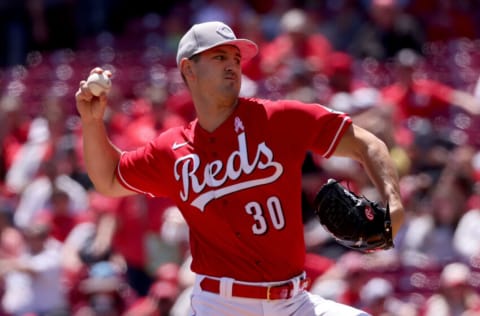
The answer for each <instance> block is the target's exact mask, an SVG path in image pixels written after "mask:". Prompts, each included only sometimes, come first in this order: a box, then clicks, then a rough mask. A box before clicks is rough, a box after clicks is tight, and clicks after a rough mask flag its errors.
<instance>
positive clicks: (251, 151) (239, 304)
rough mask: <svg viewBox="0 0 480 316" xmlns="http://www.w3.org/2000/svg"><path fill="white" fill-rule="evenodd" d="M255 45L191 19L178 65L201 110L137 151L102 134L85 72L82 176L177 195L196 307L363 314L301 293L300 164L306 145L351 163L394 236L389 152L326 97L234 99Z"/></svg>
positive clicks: (397, 202)
mask: <svg viewBox="0 0 480 316" xmlns="http://www.w3.org/2000/svg"><path fill="white" fill-rule="evenodd" d="M257 50H258V49H257V45H256V44H255V43H253V42H252V41H250V40H247V39H238V38H236V36H235V34H234V33H233V32H232V30H231V28H230V27H229V26H227V25H225V24H223V23H221V22H206V23H201V24H196V25H194V26H193V27H192V28H191V29H190V30H189V31H188V32H187V33H186V34H185V35H184V36H183V38H182V39H181V40H180V42H179V46H178V52H177V65H178V68H179V70H180V72H181V75H182V77H183V78H184V81H185V84H186V86H187V88H188V90H189V91H190V93H191V95H192V99H193V102H194V106H195V110H196V114H197V118H196V119H195V120H193V121H192V122H190V123H189V124H188V125H186V126H182V127H176V128H172V129H170V130H167V131H165V132H163V133H161V134H160V135H158V136H157V137H156V138H155V139H154V140H152V141H151V142H150V143H148V144H147V145H145V146H144V147H141V148H138V149H137V150H134V151H128V152H125V151H121V150H120V149H118V148H117V147H116V146H115V145H114V144H112V143H111V142H110V140H109V138H108V135H107V132H106V129H105V126H104V124H103V121H102V118H103V115H104V111H105V108H106V106H107V97H106V95H105V94H102V95H100V97H94V96H92V94H91V93H90V92H89V90H88V88H87V86H86V83H85V81H82V82H81V83H80V88H79V90H78V91H77V93H76V101H77V109H78V111H79V113H80V116H81V122H82V127H83V140H84V155H85V163H86V168H87V171H88V173H89V176H90V177H91V180H92V181H93V183H94V184H95V187H96V189H97V190H98V191H99V192H101V193H103V194H106V195H110V196H123V195H128V194H146V195H148V196H152V197H159V196H162V197H163V196H167V197H169V198H171V199H173V200H174V201H175V202H176V204H177V206H178V207H179V208H180V210H181V212H182V214H183V216H184V217H185V220H186V222H187V223H188V225H189V229H190V247H191V254H192V258H193V260H192V265H191V269H192V271H193V272H195V273H196V281H195V286H194V290H193V294H192V297H191V304H192V310H193V315H199V316H211V315H233V316H242V315H252V316H253V315H272V316H273V315H275V316H282V315H342V316H349V315H366V313H364V312H362V311H360V310H357V309H354V308H352V307H349V306H346V305H341V304H338V303H336V302H333V301H329V300H326V299H323V298H322V297H319V296H315V295H312V294H311V293H309V292H308V291H306V290H305V288H306V287H307V285H308V283H307V282H308V279H307V278H306V275H305V272H304V270H303V269H304V258H305V245H304V240H303V225H302V218H301V214H302V212H301V194H300V192H301V181H302V174H301V166H302V163H303V160H304V157H305V154H306V152H307V151H308V150H312V151H314V152H316V153H318V154H320V155H322V156H323V157H326V158H328V157H330V156H331V155H339V156H345V157H350V158H353V159H356V160H358V161H359V162H360V163H362V164H363V166H364V168H365V169H366V171H367V173H368V174H369V176H370V178H371V180H372V181H373V183H374V184H375V185H376V187H377V189H378V190H379V192H380V193H381V195H382V196H383V198H384V199H385V201H388V203H389V205H390V212H391V217H392V222H393V232H394V234H395V233H396V232H398V230H399V227H400V225H401V222H402V220H403V207H402V203H401V199H400V194H399V188H398V179H397V176H396V171H395V169H394V167H393V164H392V161H391V160H390V158H389V154H388V150H387V148H386V146H385V144H384V143H383V142H381V141H380V140H379V139H378V138H376V137H375V136H373V135H372V134H371V133H369V132H367V131H366V130H364V129H361V128H359V127H358V126H355V125H354V124H352V121H351V119H350V118H349V117H348V116H347V115H346V114H344V113H338V112H334V111H330V110H328V109H327V108H325V107H323V106H322V105H319V104H304V103H301V102H297V101H286V100H283V101H271V100H263V99H256V98H249V99H246V98H241V97H239V91H240V85H241V64H242V62H244V61H246V60H248V59H250V58H252V57H253V56H255V54H257ZM93 71H97V72H102V71H103V70H102V69H99V68H97V69H94V70H93Z"/></svg>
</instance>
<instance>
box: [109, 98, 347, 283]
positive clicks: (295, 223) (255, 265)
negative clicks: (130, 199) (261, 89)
mask: <svg viewBox="0 0 480 316" xmlns="http://www.w3.org/2000/svg"><path fill="white" fill-rule="evenodd" d="M350 124H351V120H350V118H349V117H348V116H346V115H345V114H343V113H338V112H333V111H330V110H328V109H326V108H325V107H323V106H321V105H318V104H303V103H300V102H297V101H267V100H260V99H243V98H240V99H239V104H238V106H237V108H236V109H235V111H234V112H233V113H232V115H231V116H230V117H229V118H228V119H227V120H226V121H225V122H224V123H222V125H220V126H219V127H218V128H217V129H216V130H215V131H214V132H211V133H210V132H207V131H206V130H204V129H203V128H202V127H201V126H200V125H199V124H198V121H197V120H194V121H192V122H191V123H190V124H189V125H188V126H186V127H176V128H173V129H170V130H168V131H166V132H164V133H162V134H160V135H159V136H158V137H157V138H156V139H155V140H153V141H152V142H151V143H149V144H148V145H146V146H145V147H142V148H139V149H137V150H136V151H130V152H124V153H123V154H122V157H121V159H120V163H119V166H118V169H117V177H118V179H119V181H120V182H121V183H122V184H123V185H124V186H125V187H127V188H129V189H131V190H133V191H136V192H140V193H144V194H148V195H150V196H168V197H170V198H171V199H173V200H174V201H175V202H176V203H177V206H178V207H179V208H180V210H181V212H182V214H183V216H184V217H185V220H186V221H187V223H188V225H189V227H190V247H191V252H192V257H193V262H192V267H191V268H192V270H193V271H194V272H196V273H200V274H206V275H211V276H218V277H230V278H234V279H237V280H242V281H250V282H263V281H278V280H285V279H289V278H291V277H292V276H294V275H298V274H300V273H301V272H303V270H304V260H305V245H304V240H303V224H302V212H301V182H302V173H301V167H302V163H303V161H304V159H305V154H306V152H307V150H312V151H314V152H316V153H318V154H320V155H322V156H324V157H329V156H330V155H331V154H332V153H333V151H334V149H335V147H336V146H337V144H338V142H339V140H340V138H341V137H342V135H343V134H344V132H345V131H346V130H347V128H348V127H349V125H350Z"/></svg>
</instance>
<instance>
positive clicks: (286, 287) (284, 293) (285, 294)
mask: <svg viewBox="0 0 480 316" xmlns="http://www.w3.org/2000/svg"><path fill="white" fill-rule="evenodd" d="M275 288H282V289H281V292H280V295H279V299H287V298H290V297H291V294H292V290H293V283H292V282H288V283H285V284H280V285H269V286H268V287H267V301H270V300H272V293H271V290H272V289H275Z"/></svg>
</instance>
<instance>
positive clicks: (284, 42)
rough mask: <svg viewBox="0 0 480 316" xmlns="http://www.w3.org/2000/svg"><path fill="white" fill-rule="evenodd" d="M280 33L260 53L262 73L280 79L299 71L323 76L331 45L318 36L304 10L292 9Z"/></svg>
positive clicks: (281, 24)
mask: <svg viewBox="0 0 480 316" xmlns="http://www.w3.org/2000/svg"><path fill="white" fill-rule="evenodd" d="M280 30H281V33H280V34H279V35H278V36H276V37H275V38H274V39H273V40H272V41H271V42H270V43H269V44H266V45H264V46H263V47H262V49H261V50H260V52H259V54H260V63H261V69H262V71H263V73H265V74H267V75H272V74H274V75H275V76H279V77H281V78H286V77H289V76H290V75H291V74H292V73H294V72H295V70H296V69H300V70H303V71H305V72H306V74H315V73H321V72H322V71H323V70H324V68H325V61H326V60H327V57H328V56H329V54H330V53H331V51H332V47H331V44H330V42H329V41H328V39H327V38H326V37H324V36H323V35H321V34H320V33H315V32H314V30H313V28H312V21H311V20H310V17H309V15H308V14H307V13H306V12H305V11H304V10H302V9H291V10H289V11H287V12H285V14H283V16H282V17H281V20H280Z"/></svg>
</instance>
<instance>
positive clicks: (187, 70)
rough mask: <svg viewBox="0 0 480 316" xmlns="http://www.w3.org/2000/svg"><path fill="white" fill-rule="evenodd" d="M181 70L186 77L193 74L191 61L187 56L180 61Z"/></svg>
mask: <svg viewBox="0 0 480 316" xmlns="http://www.w3.org/2000/svg"><path fill="white" fill-rule="evenodd" d="M180 71H181V73H182V74H183V75H184V76H186V77H191V76H192V75H193V70H192V64H191V61H190V60H188V59H187V58H184V59H182V61H181V62H180Z"/></svg>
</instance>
